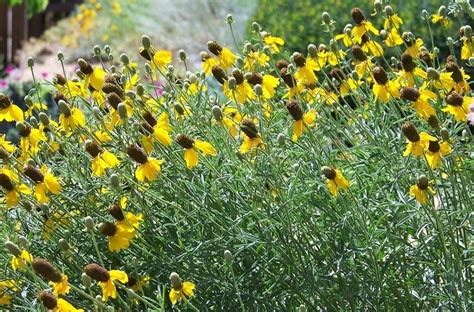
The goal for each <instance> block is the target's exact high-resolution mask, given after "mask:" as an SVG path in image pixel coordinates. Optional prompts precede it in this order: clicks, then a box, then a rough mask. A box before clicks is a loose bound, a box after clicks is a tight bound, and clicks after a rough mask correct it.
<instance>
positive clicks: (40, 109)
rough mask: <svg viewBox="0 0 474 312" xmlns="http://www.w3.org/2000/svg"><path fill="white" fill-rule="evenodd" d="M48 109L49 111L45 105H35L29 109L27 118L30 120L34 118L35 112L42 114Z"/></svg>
mask: <svg viewBox="0 0 474 312" xmlns="http://www.w3.org/2000/svg"><path fill="white" fill-rule="evenodd" d="M47 109H48V106H46V105H45V104H43V103H33V104H31V105H30V107H28V110H27V111H26V112H25V116H26V117H27V118H29V117H32V116H33V112H34V111H37V112H40V111H44V110H47Z"/></svg>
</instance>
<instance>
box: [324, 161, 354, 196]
mask: <svg viewBox="0 0 474 312" xmlns="http://www.w3.org/2000/svg"><path fill="white" fill-rule="evenodd" d="M321 171H322V173H323V174H324V176H325V177H326V184H327V186H328V189H329V192H331V195H332V196H334V197H336V196H337V195H338V192H339V190H340V189H341V190H347V189H348V188H349V181H347V179H346V178H345V177H344V176H343V175H342V173H341V171H340V170H338V169H334V168H330V167H326V166H325V167H323V168H321Z"/></svg>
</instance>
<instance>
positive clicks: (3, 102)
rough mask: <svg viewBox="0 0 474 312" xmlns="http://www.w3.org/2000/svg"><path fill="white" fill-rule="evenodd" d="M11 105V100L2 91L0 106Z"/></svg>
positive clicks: (6, 106)
mask: <svg viewBox="0 0 474 312" xmlns="http://www.w3.org/2000/svg"><path fill="white" fill-rule="evenodd" d="M10 105H12V102H11V101H10V99H9V98H8V96H6V95H5V94H4V93H0V108H8V107H10Z"/></svg>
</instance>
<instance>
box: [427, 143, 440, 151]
mask: <svg viewBox="0 0 474 312" xmlns="http://www.w3.org/2000/svg"><path fill="white" fill-rule="evenodd" d="M440 149H441V146H440V145H439V142H438V141H430V143H429V145H428V150H429V151H430V152H432V153H436V152H438V151H439V150H440Z"/></svg>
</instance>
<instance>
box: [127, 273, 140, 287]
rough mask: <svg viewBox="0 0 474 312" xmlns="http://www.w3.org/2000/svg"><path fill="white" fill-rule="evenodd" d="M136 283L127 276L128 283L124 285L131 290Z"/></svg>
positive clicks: (135, 280) (132, 278) (134, 279)
mask: <svg viewBox="0 0 474 312" xmlns="http://www.w3.org/2000/svg"><path fill="white" fill-rule="evenodd" d="M137 282H138V280H137V279H136V278H134V277H131V276H129V277H128V282H127V284H125V285H126V286H127V287H128V288H132V287H133V286H135V284H136V283H137Z"/></svg>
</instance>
